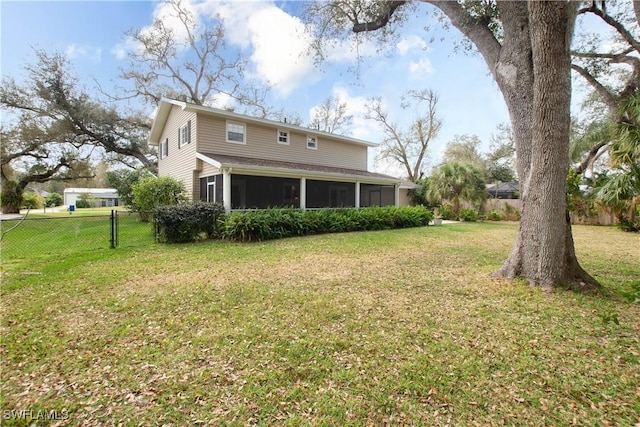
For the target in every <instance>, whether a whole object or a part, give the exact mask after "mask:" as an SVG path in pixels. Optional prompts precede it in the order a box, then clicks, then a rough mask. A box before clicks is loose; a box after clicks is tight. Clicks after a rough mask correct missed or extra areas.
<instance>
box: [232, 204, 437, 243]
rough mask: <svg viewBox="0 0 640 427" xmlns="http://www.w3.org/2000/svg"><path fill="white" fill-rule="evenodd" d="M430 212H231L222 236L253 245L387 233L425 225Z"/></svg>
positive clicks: (397, 209)
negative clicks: (353, 233) (334, 235)
mask: <svg viewBox="0 0 640 427" xmlns="http://www.w3.org/2000/svg"><path fill="white" fill-rule="evenodd" d="M432 219H433V213H432V212H431V211H429V210H427V209H426V208H424V207H422V206H415V207H413V206H403V207H382V208H364V209H321V210H307V211H302V210H299V209H266V210H256V211H244V212H232V213H231V214H229V215H227V216H226V217H225V220H224V225H223V229H222V230H221V234H222V237H223V238H224V239H227V240H234V241H241V242H255V241H261V240H273V239H282V238H285V237H294V236H305V235H310V234H324V233H342V232H349V231H367V230H390V229H394V228H407V227H421V226H425V225H427V224H429V222H430V221H431V220H432Z"/></svg>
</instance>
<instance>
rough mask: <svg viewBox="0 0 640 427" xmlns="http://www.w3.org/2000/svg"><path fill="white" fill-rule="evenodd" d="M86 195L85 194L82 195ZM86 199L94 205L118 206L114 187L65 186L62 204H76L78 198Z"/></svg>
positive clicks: (116, 192) (117, 197)
mask: <svg viewBox="0 0 640 427" xmlns="http://www.w3.org/2000/svg"><path fill="white" fill-rule="evenodd" d="M84 195H86V196H84ZM82 199H87V200H88V201H89V203H91V205H92V206H94V207H112V206H118V199H119V196H118V191H117V190H116V189H115V188H65V189H64V204H65V205H67V206H71V205H74V206H76V205H77V204H78V200H82Z"/></svg>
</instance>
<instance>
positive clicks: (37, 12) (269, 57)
mask: <svg viewBox="0 0 640 427" xmlns="http://www.w3.org/2000/svg"><path fill="white" fill-rule="evenodd" d="M0 8H1V9H0V13H1V58H0V59H1V62H0V64H1V67H2V68H1V72H2V75H3V76H11V77H14V78H16V79H17V80H20V79H21V78H22V77H23V75H24V71H23V67H24V65H25V64H27V63H33V62H34V54H33V49H32V48H38V49H44V50H46V51H50V52H53V51H58V52H63V53H65V54H66V55H67V56H68V57H69V59H70V61H71V63H72V65H73V70H74V72H75V74H76V75H77V76H78V77H79V79H80V81H81V82H82V83H83V84H84V85H85V87H87V88H89V89H92V88H93V87H94V83H93V80H92V78H95V79H96V80H97V81H98V82H100V84H101V85H102V86H103V87H107V88H108V87H111V86H112V85H115V84H117V83H118V69H119V67H121V66H124V65H125V61H124V60H123V59H122V57H121V56H122V51H123V49H126V48H127V43H126V40H125V37H124V33H125V31H126V30H128V29H131V28H143V27H146V26H149V25H151V23H152V22H153V18H154V16H158V15H162V13H163V11H162V5H161V4H160V3H157V2H148V1H126V2H120V1H78V2H72V1H48V2H37V1H4V0H2V1H1V2H0ZM194 10H196V13H197V14H198V16H199V17H201V18H202V20H203V22H205V20H206V16H208V15H207V14H210V13H220V14H222V15H223V16H224V17H225V22H226V24H227V25H228V29H227V35H228V40H229V42H230V46H231V47H232V49H234V51H235V52H241V53H242V54H243V55H244V56H245V57H247V58H248V60H249V70H250V73H251V75H252V76H253V77H254V78H255V79H256V81H260V82H265V81H267V80H268V81H270V82H271V83H272V84H273V89H272V91H271V95H270V97H269V103H270V104H271V105H272V106H274V107H277V108H285V109H286V110H288V111H295V112H297V113H298V114H299V115H300V117H301V118H302V119H303V121H304V122H305V123H308V122H309V121H310V112H311V110H312V109H313V107H315V106H317V105H319V104H320V103H321V102H322V101H323V100H324V99H325V98H326V97H327V96H329V95H332V94H334V95H337V96H340V97H341V99H342V100H344V101H346V102H347V103H348V105H349V108H350V112H351V113H352V114H354V116H355V120H354V125H353V127H352V129H351V135H352V136H355V137H359V138H363V139H367V140H370V141H373V142H380V136H379V135H380V134H379V132H378V131H376V129H375V125H374V124H373V123H372V122H369V121H366V120H365V119H364V118H363V114H364V111H365V105H366V98H368V97H373V96H380V97H383V99H384V100H385V103H386V105H387V108H388V110H389V112H390V115H391V117H392V118H393V119H394V120H395V121H397V122H399V123H404V122H406V121H407V118H408V116H407V113H406V112H404V111H402V110H401V109H400V108H399V105H400V102H401V99H400V96H401V95H402V94H403V93H404V92H405V91H406V90H408V89H433V90H434V91H436V92H437V93H438V94H439V98H440V102H439V107H438V111H439V116H440V117H441V118H442V119H443V127H442V131H441V133H440V135H439V137H438V138H437V140H436V141H434V142H433V144H432V145H431V148H430V150H429V164H430V165H431V166H433V165H435V164H437V163H438V162H439V160H440V156H441V153H442V150H443V148H444V147H445V145H446V143H447V142H449V141H451V139H453V137H454V135H456V134H475V135H478V136H479V137H480V139H481V140H482V141H483V142H484V143H485V148H488V144H489V138H490V135H491V134H492V133H493V132H494V131H495V130H496V126H497V125H498V124H500V123H504V122H508V114H507V112H506V108H505V106H504V102H503V100H502V97H501V94H500V92H499V90H498V89H497V86H496V85H495V83H494V82H493V80H492V78H491V76H490V75H489V71H488V69H487V67H486V66H485V64H484V62H483V60H482V58H481V57H480V56H479V55H477V54H468V53H466V54H465V53H461V52H460V53H457V52H455V50H454V47H455V44H456V42H457V41H459V36H458V35H457V33H456V32H455V31H454V30H450V31H445V30H432V32H430V33H426V32H425V30H424V26H425V25H426V24H427V23H428V22H429V21H428V19H429V18H428V17H427V13H428V12H429V10H430V7H429V6H426V5H421V6H419V7H418V9H417V11H416V16H415V18H414V19H412V20H411V21H410V22H409V23H408V25H406V26H405V27H404V28H403V30H402V36H401V38H400V39H399V40H398V42H397V43H394V44H393V45H391V46H390V47H389V49H388V52H387V53H388V54H387V55H384V56H373V57H370V58H368V59H366V60H364V61H363V63H362V64H361V67H360V71H359V72H358V73H354V72H353V71H350V70H351V68H352V67H353V65H354V61H353V54H352V53H351V52H350V50H349V48H348V47H346V46H343V47H342V48H341V49H336V50H334V51H332V52H330V55H329V60H328V61H326V62H325V63H323V64H322V65H321V66H320V68H318V67H316V66H315V65H314V63H313V60H312V59H309V58H303V57H300V56H299V54H300V52H302V51H304V50H305V48H306V41H305V39H304V37H301V36H300V33H299V32H296V29H298V31H299V29H300V26H301V25H302V23H301V21H300V19H299V18H298V17H297V16H296V15H297V14H299V13H300V10H301V4H300V3H298V2H270V1H235V2H230V1H210V2H202V1H199V2H197V4H196V5H195V6H194ZM432 38H433V39H435V40H436V41H435V42H433V43H432V42H431V41H430V40H431V39H432ZM441 38H444V41H441ZM363 49H364V50H365V51H368V50H371V49H372V47H371V45H368V44H365V45H364V46H363ZM370 169H372V170H374V169H375V170H378V171H381V172H389V173H392V172H394V171H393V169H390V168H388V167H386V166H385V165H384V164H383V163H381V164H377V165H375V164H372V165H370Z"/></svg>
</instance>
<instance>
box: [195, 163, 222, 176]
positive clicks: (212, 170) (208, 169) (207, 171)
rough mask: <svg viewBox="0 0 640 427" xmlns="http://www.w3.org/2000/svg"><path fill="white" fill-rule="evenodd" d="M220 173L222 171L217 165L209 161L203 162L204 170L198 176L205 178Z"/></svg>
mask: <svg viewBox="0 0 640 427" xmlns="http://www.w3.org/2000/svg"><path fill="white" fill-rule="evenodd" d="M220 173H222V172H220V170H219V169H218V168H217V167H215V166H212V165H210V164H209V163H206V162H202V170H201V171H200V173H199V174H198V177H199V178H204V177H207V176H211V175H219V174H220Z"/></svg>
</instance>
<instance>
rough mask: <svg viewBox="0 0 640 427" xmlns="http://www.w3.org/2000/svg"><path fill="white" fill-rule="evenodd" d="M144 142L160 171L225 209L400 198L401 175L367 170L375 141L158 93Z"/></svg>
mask: <svg viewBox="0 0 640 427" xmlns="http://www.w3.org/2000/svg"><path fill="white" fill-rule="evenodd" d="M149 143H150V144H151V145H154V146H157V147H158V174H159V175H160V176H165V175H169V176H173V177H174V178H177V179H179V180H180V181H182V182H183V183H184V184H185V187H186V189H187V192H188V193H189V197H190V199H192V200H194V201H195V200H203V201H209V202H222V203H223V205H224V207H225V209H226V210H227V212H228V211H231V210H232V209H252V208H258V209H263V208H269V207H285V206H286V207H296V208H301V209H312V208H326V207H332V208H333V207H356V208H358V207H368V206H385V205H398V204H399V198H400V196H399V194H400V193H399V188H400V180H399V179H397V178H394V177H391V176H388V175H382V174H378V173H373V172H369V171H368V169H367V168H368V164H367V161H368V156H367V154H368V153H367V151H368V148H369V147H374V146H375V145H376V144H374V143H371V142H367V141H363V140H359V139H355V138H349V137H344V136H339V135H334V134H330V133H327V132H321V131H317V130H313V129H308V128H305V127H301V126H294V125H291V124H287V123H282V122H278V121H273V120H266V119H262V118H256V117H250V116H246V115H242V114H237V113H233V112H230V111H226V110H220V109H216V108H211V107H204V106H200V105H195V104H190V103H186V102H181V101H176V100H172V99H162V101H161V102H160V105H159V106H158V110H157V113H156V117H155V120H154V122H153V126H152V128H151V134H150V137H149Z"/></svg>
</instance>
